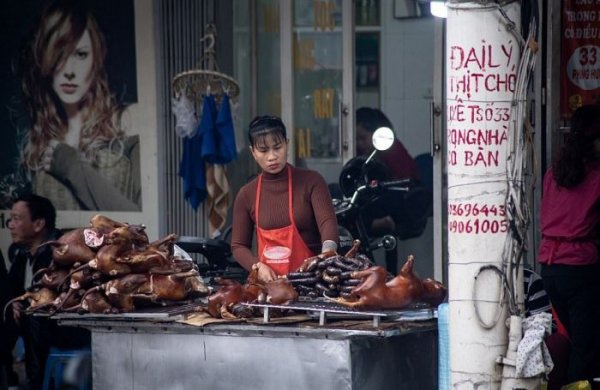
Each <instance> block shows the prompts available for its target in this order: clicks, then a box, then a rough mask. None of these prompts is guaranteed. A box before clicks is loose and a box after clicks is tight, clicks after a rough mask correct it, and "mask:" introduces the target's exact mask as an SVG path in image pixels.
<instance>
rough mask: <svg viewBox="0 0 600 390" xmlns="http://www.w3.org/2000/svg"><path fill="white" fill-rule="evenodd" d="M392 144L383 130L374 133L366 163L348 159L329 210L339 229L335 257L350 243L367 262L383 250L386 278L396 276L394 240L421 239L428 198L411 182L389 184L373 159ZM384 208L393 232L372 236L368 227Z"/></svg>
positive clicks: (390, 133) (424, 190)
mask: <svg viewBox="0 0 600 390" xmlns="http://www.w3.org/2000/svg"><path fill="white" fill-rule="evenodd" d="M393 142H394V133H393V131H392V130H391V129H389V128H379V129H377V130H376V131H375V132H374V133H373V145H374V146H375V149H374V150H373V152H372V153H371V154H370V155H369V156H368V157H367V158H366V159H365V158H364V157H355V158H353V159H351V160H350V161H349V162H348V163H346V165H345V166H344V168H343V169H342V172H341V174H340V179H339V191H337V195H338V196H337V197H336V196H333V205H334V208H335V213H336V217H337V220H338V225H339V229H338V230H339V236H340V252H341V253H344V252H345V251H347V250H348V249H349V248H350V246H351V244H352V242H353V240H354V239H358V240H360V243H361V244H360V249H359V251H360V252H361V253H364V254H365V255H367V256H368V257H369V258H371V260H373V261H374V260H375V259H374V252H375V251H377V250H383V251H384V253H385V259H386V268H387V270H388V272H390V273H392V274H396V271H397V254H396V246H397V243H398V240H405V239H408V238H413V237H418V236H420V235H421V234H422V233H423V231H424V230H425V226H426V224H427V218H428V217H429V216H430V215H431V213H432V198H431V192H430V190H428V189H427V188H425V187H424V186H422V185H421V184H420V183H419V182H417V181H415V180H412V179H408V178H406V179H390V176H391V175H390V174H389V172H387V168H386V167H385V166H384V165H383V164H382V163H380V162H379V161H378V160H376V159H375V156H376V154H377V152H379V151H383V150H387V149H389V148H390V147H391V145H392V143H393ZM334 192H335V191H334ZM386 203H393V204H394V206H395V209H396V210H398V212H397V213H395V215H394V216H392V219H393V220H394V223H395V226H396V228H395V229H394V230H393V231H387V232H386V231H384V232H381V231H379V232H375V231H373V230H372V229H371V227H370V226H368V224H369V222H370V221H371V220H372V219H373V216H374V215H376V214H377V213H383V212H384V211H383V209H385V208H386V207H385V206H386Z"/></svg>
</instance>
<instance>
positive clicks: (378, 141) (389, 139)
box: [372, 127, 395, 150]
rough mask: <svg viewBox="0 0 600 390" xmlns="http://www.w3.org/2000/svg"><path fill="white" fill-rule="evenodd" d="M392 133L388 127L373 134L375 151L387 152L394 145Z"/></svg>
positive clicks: (381, 128)
mask: <svg viewBox="0 0 600 390" xmlns="http://www.w3.org/2000/svg"><path fill="white" fill-rule="evenodd" d="M394 138H395V136H394V132H393V131H392V129H390V128H389V127H380V128H378V129H377V130H375V131H374V132H373V138H372V140H373V146H374V147H375V149H377V150H388V149H389V148H390V147H392V144H393V143H394Z"/></svg>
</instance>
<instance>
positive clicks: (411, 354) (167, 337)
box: [56, 313, 437, 390]
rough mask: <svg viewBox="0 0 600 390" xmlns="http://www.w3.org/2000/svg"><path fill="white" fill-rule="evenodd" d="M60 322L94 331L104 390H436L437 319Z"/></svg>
mask: <svg viewBox="0 0 600 390" xmlns="http://www.w3.org/2000/svg"><path fill="white" fill-rule="evenodd" d="M56 318H57V319H58V320H59V323H60V324H63V325H69V326H81V327H85V328H88V329H90V330H91V332H92V365H93V383H94V388H95V389H97V390H101V389H123V390H127V389H132V390H133V389H136V390H137V389H211V390H213V389H261V390H262V389H277V390H282V389H285V390H288V389H311V390H316V389H361V390H365V389H378V390H384V389H436V388H437V326H436V322H435V320H428V321H421V322H395V323H393V324H390V323H385V322H384V323H381V324H380V325H382V326H381V327H373V325H374V324H373V322H372V321H371V320H355V321H348V320H345V321H342V320H340V321H329V323H327V324H326V325H319V321H318V319H317V320H315V321H308V322H302V323H298V324H293V325H289V324H288V325H275V324H264V325H263V324H242V323H238V324H211V325H207V326H204V327H195V326H190V325H186V324H182V323H179V322H175V321H174V318H173V317H170V316H168V315H162V314H160V313H159V314H157V315H154V316H152V315H149V314H148V315H136V316H123V315H76V314H60V315H57V316H56ZM349 323H350V325H351V326H350V325H349ZM349 326H350V327H349Z"/></svg>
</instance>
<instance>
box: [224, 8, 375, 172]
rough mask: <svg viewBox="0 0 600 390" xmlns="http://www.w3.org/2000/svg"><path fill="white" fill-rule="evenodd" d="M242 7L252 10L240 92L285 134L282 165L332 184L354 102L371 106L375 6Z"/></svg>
mask: <svg viewBox="0 0 600 390" xmlns="http://www.w3.org/2000/svg"><path fill="white" fill-rule="evenodd" d="M243 3H246V4H247V2H246V1H244V0H237V1H234V9H236V10H240V9H243V8H247V5H245V4H243ZM250 4H254V5H255V8H254V9H252V10H250V14H249V16H248V17H249V18H250V19H251V20H253V21H254V23H253V25H254V28H253V34H251V38H250V39H249V45H251V46H252V45H254V49H253V50H254V52H255V53H256V56H255V60H254V62H253V64H254V66H253V71H252V73H253V74H254V79H253V82H252V83H250V85H248V86H247V87H248V88H253V90H254V91H255V94H254V96H255V103H253V104H254V105H255V110H256V114H273V115H279V116H281V117H282V119H283V120H284V122H285V123H286V125H287V127H288V131H289V137H290V146H291V148H290V161H291V162H293V163H294V164H296V165H299V166H306V167H309V168H312V169H316V170H318V171H319V172H321V173H322V174H323V176H325V178H326V180H327V181H328V182H337V181H338V175H339V172H340V171H341V168H342V166H343V164H344V163H345V162H346V161H348V160H349V159H350V158H352V157H353V156H354V154H355V151H354V123H353V122H354V115H353V113H354V109H355V106H354V104H355V99H356V100H357V101H358V102H359V103H361V104H362V103H364V102H367V104H368V105H372V106H378V105H379V74H380V71H379V69H380V68H379V57H380V50H379V27H378V25H379V23H380V2H379V0H357V1H353V0H256V1H255V2H250ZM251 24H252V23H251ZM355 48H356V50H355ZM242 88H243V86H242ZM356 93H358V94H359V95H361V96H367V97H366V99H365V98H363V97H361V96H356V95H355V94H356ZM250 119H251V118H250Z"/></svg>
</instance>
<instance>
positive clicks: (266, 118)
mask: <svg viewBox="0 0 600 390" xmlns="http://www.w3.org/2000/svg"><path fill="white" fill-rule="evenodd" d="M268 134H272V135H273V136H274V137H275V138H277V139H281V140H286V139H287V132H286V130H285V125H284V124H283V121H282V120H281V118H279V117H277V116H270V115H263V116H257V117H256V118H254V119H252V122H250V125H249V126H248V141H250V146H252V147H254V146H256V144H257V142H261V143H263V142H264V140H265V138H266V137H267V135H268Z"/></svg>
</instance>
